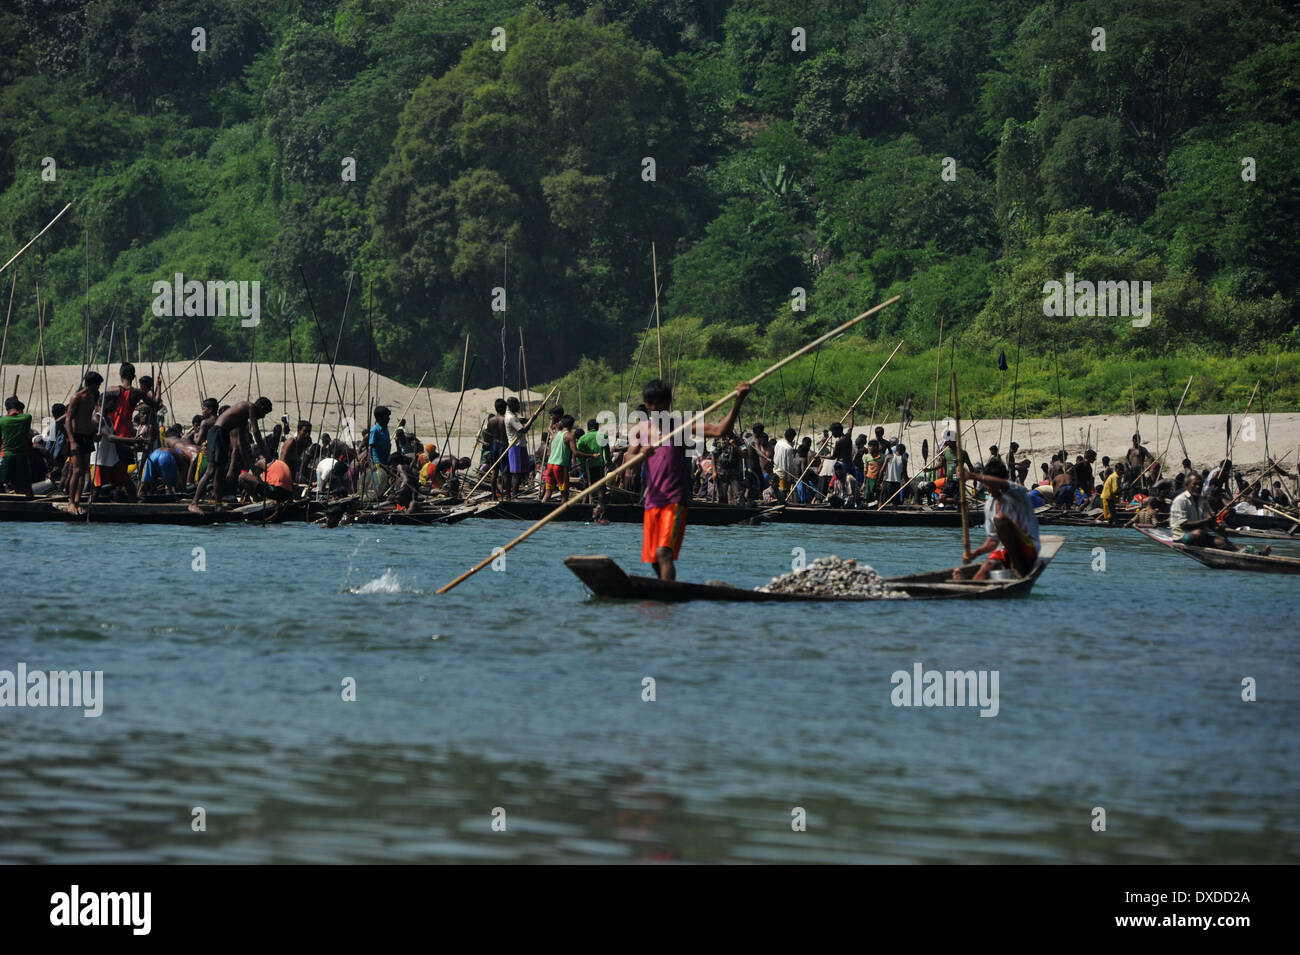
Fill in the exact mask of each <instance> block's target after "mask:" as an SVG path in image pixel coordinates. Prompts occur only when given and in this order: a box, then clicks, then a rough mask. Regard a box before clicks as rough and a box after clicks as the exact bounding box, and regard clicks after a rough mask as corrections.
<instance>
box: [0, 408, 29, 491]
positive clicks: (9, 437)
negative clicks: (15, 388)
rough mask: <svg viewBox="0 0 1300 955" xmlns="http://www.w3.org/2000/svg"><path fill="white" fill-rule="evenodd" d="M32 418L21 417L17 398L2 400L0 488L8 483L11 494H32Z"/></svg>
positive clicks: (21, 409) (27, 416)
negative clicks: (0, 473)
mask: <svg viewBox="0 0 1300 955" xmlns="http://www.w3.org/2000/svg"><path fill="white" fill-rule="evenodd" d="M31 453H32V416H31V415H29V414H24V413H23V403H22V402H21V401H19V400H18V396H17V395H12V396H10V397H8V398H6V399H5V414H4V417H3V418H0V472H3V474H2V475H0V484H4V483H6V482H7V483H8V484H9V486H10V487H12V488H13V489H14V490H15V491H17V492H20V493H22V494H25V495H27V497H28V498H29V499H30V498H32V497H35V495H34V494H33V493H32V468H31Z"/></svg>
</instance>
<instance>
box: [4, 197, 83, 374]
mask: <svg viewBox="0 0 1300 955" xmlns="http://www.w3.org/2000/svg"><path fill="white" fill-rule="evenodd" d="M71 208H72V203H71V202H69V203H68V204H67V205H66V206H64V207H63V208H62V209H60V210H59V214H58V215H57V216H55V217H54V218H53V219H51V220H50V221H49V222H48V223H46V225H45V228H44V229H42V230H41V231H40V232H38V233H36V236H35V237H34V238H33V239H32V241H31V242H28V243H27V244H26V245H25V246H23V247H22V248H21V249H19V250H18V251H17V252H15V253H14V254H13V256H12V257H11V258H10V259H9V261H8V262H6V263H5V264H4V265H0V272H3V271H4V270H5V269H7V268H9V266H11V265H13V264H14V263H15V262H16V261H18V257H19V256H20V255H22V254H23V253H24V252H26V251H27V250H28V249H30V248H31V247H32V243H34V242H35V241H36V240H37V239H39V238H40V237H41V236H43V235H45V233H46V232H49V231H50V226H52V225H54V223H56V222H58V221H59V220H60V219H61V218H63V213H65V212H67V211H68V210H69V209H71ZM105 384H107V382H105Z"/></svg>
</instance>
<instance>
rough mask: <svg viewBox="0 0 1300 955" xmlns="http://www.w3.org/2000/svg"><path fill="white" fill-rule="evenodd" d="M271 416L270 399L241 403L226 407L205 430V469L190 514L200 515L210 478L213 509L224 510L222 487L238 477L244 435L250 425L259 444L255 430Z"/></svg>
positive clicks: (264, 398) (258, 437)
mask: <svg viewBox="0 0 1300 955" xmlns="http://www.w3.org/2000/svg"><path fill="white" fill-rule="evenodd" d="M270 413H271V399H270V398H266V397H261V398H258V399H257V400H256V401H251V402H250V401H241V402H239V403H238V404H235V405H231V406H230V407H229V408H227V409H226V410H225V411H224V412H222V413H221V414H220V415H218V416H217V419H216V420H215V421H214V422H212V424H211V425H209V426H208V427H207V434H206V439H207V455H208V469H207V470H206V471H204V472H203V477H202V479H201V480H200V481H199V484H198V487H196V488H195V489H194V500H193V501H192V502H191V503H190V507H189V509H190V510H191V511H193V512H194V513H196V514H202V513H203V511H202V509H201V508H200V507H199V498H201V497H202V496H203V492H204V491H205V490H207V486H208V479H209V478H211V479H212V485H213V493H214V494H215V495H216V509H217V510H222V509H223V508H224V507H225V505H224V504H223V503H222V500H221V494H222V484H223V483H228V484H230V485H231V486H232V487H233V486H235V481H236V478H237V476H238V474H239V471H238V464H239V457H240V454H241V450H242V445H243V435H244V433H245V432H246V431H247V430H248V428H249V426H250V425H251V426H252V429H253V437H254V439H255V440H256V441H257V443H258V444H259V445H260V444H261V443H262V432H261V430H260V429H259V428H258V427H257V422H258V421H260V420H261V419H262V418H265V417H266V416H267V415H268V414H270Z"/></svg>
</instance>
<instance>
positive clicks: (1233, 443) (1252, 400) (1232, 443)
mask: <svg viewBox="0 0 1300 955" xmlns="http://www.w3.org/2000/svg"><path fill="white" fill-rule="evenodd" d="M1262 381H1263V379H1262V378H1261V379H1260V380H1259V381H1257V382H1255V389H1254V391H1252V392H1251V393H1250V400H1249V401H1247V402H1246V411H1245V414H1243V415H1242V416H1241V420H1240V421H1238V422H1237V431H1236V433H1235V434H1234V435H1233V436H1232V440H1231V441H1229V442H1228V453H1227V454H1226V455H1224V457H1225V458H1228V459H1231V458H1232V449H1233V448H1235V447H1236V446H1237V439H1238V438H1239V437H1241V428H1242V425H1244V424H1245V423H1246V418H1247V417H1248V416H1249V415H1250V408H1251V405H1253V404H1254V403H1255V395H1257V394H1258V393H1259V386H1260V382H1262Z"/></svg>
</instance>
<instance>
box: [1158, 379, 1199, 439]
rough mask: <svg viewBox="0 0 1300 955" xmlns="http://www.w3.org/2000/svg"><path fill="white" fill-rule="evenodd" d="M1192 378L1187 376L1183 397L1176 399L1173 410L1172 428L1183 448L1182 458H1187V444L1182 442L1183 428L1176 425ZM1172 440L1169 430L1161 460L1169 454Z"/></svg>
mask: <svg viewBox="0 0 1300 955" xmlns="http://www.w3.org/2000/svg"><path fill="white" fill-rule="evenodd" d="M1194 377H1196V376H1195V375H1188V376H1187V387H1186V388H1184V389H1183V396H1182V397H1181V398H1179V399H1178V407H1177V408H1175V409H1174V428H1176V429H1177V432H1178V442H1179V443H1180V444H1181V445H1182V446H1183V457H1187V442H1185V441H1184V440H1183V426H1182V425H1180V424H1179V423H1178V412H1180V411H1182V410H1183V402H1184V401H1186V400H1187V392H1189V391H1191V389H1192V379H1193V378H1194ZM1166 387H1167V386H1166ZM1173 440H1174V430H1173V429H1170V432H1169V439H1168V440H1167V441H1165V450H1164V453H1163V454H1161V455H1160V456H1161V457H1162V458H1163V457H1164V456H1165V455H1166V454H1168V453H1169V445H1170V444H1172V443H1173Z"/></svg>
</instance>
